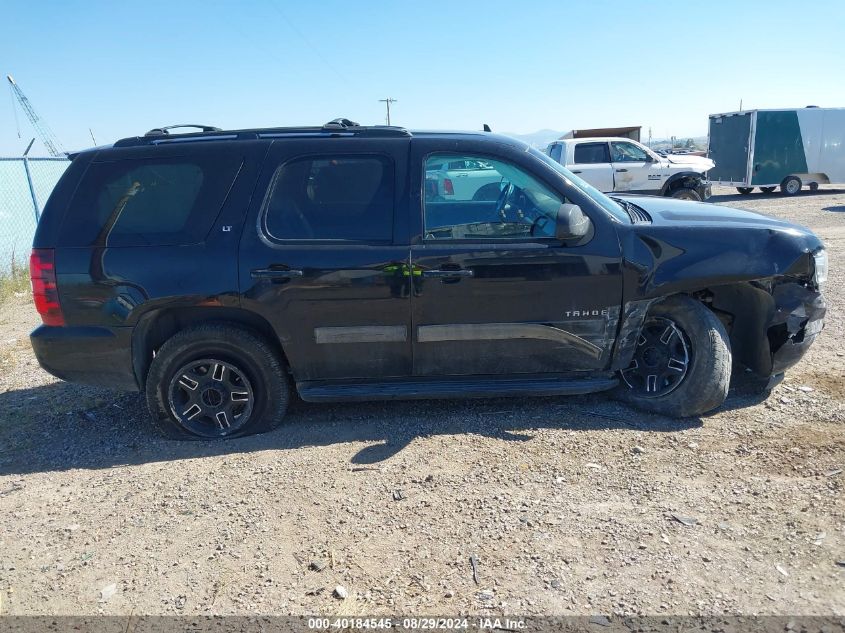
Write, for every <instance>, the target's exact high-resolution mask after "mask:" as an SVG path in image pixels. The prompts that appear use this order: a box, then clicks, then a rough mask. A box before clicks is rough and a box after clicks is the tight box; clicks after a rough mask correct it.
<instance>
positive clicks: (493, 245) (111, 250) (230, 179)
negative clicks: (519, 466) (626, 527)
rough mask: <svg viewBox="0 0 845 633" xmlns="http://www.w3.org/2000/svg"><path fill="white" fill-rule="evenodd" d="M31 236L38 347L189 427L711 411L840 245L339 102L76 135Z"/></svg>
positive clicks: (780, 363) (787, 322)
mask: <svg viewBox="0 0 845 633" xmlns="http://www.w3.org/2000/svg"><path fill="white" fill-rule="evenodd" d="M72 158H73V162H72V164H71V165H70V167H69V168H68V170H67V171H66V173H65V175H64V176H63V178H62V179H61V181H60V182H59V184H58V186H57V187H56V188H55V190H54V191H53V194H52V196H51V197H50V200H49V202H48V203H47V205H46V208H45V210H44V213H43V216H42V218H41V221H40V223H39V225H38V230H37V233H36V236H35V241H34V248H33V253H32V260H31V274H32V282H33V294H34V298H35V304H36V306H37V308H38V311H39V312H40V314H41V316H42V319H43V322H44V324H43V325H42V326H40V327H38V328H37V329H36V330H35V331H34V332H33V333H32V336H31V339H32V346H33V348H34V350H35V353H36V355H37V357H38V360H39V362H40V363H41V365H42V367H44V368H45V369H46V370H47V371H49V372H50V373H52V374H54V375H55V376H58V377H59V378H62V379H65V380H72V381H78V382H83V383H88V384H93V385H101V386H107V387H113V388H118V389H127V390H136V391H137V390H145V391H146V396H147V402H148V404H149V408H150V411H151V413H152V417H153V419H154V420H155V423H156V425H157V426H158V427H159V429H160V430H161V431H162V432H164V433H165V434H167V435H170V436H175V437H204V438H208V437H231V436H236V435H244V434H248V433H255V432H259V431H265V430H268V429H271V428H273V427H275V426H277V425H278V424H279V423H280V422H281V420H282V417H283V416H284V413H285V408H286V406H287V404H288V400H289V398H290V389H291V385H295V388H296V390H297V392H298V393H299V395H300V396H301V397H302V399H303V400H306V401H310V402H318V401H342V400H365V399H385V398H431V397H452V396H473V397H482V396H512V395H530V394H540V395H560V394H583V393H588V392H597V391H605V390H608V391H609V390H614V391H615V393H616V394H617V395H618V396H619V397H621V398H623V399H626V400H629V401H631V402H632V403H634V404H636V405H637V406H640V407H642V408H645V409H648V410H652V411H657V412H661V413H665V414H668V415H672V416H692V415H699V414H702V413H705V412H707V411H709V410H711V409H713V408H715V407H718V406H719V405H720V404H721V403H722V402H723V401H724V399H725V396H726V394H727V390H728V384H729V382H730V376H731V372H732V370H734V371H736V369H737V368H740V369H741V370H742V371H743V372H748V371H749V370H750V371H752V372H754V374H755V375H756V376H758V377H759V384H760V385H761V386H762V388H771V386H772V385H773V384H775V383H776V382H777V380H778V379H779V378H780V377H781V376H782V373H783V371H784V370H785V369H786V368H788V367H790V366H791V365H793V364H795V363H796V362H797V361H798V360H799V358H800V357H801V356H802V355H803V354H804V352H805V351H806V350H807V348H808V346H809V345H810V344H811V343H812V341H813V340H814V339H815V337H816V336H817V334H818V333H819V332H820V331H821V329H822V323H823V321H822V319H823V316H824V312H825V307H824V302H823V299H822V296H821V294H820V284H821V283H822V282H823V281H824V278H825V276H826V274H827V257H826V254H825V251H824V248H823V245H822V243H821V241H820V240H819V239H818V238H817V237H816V236H815V235H814V234H813V233H812V232H810V231H809V230H807V229H805V228H802V227H800V226H796V225H793V224H789V223H787V222H782V221H779V220H775V219H772V218H768V217H765V216H761V215H758V214H755V213H751V212H748V211H740V210H736V209H731V208H726V207H721V206H715V205H708V204H702V203H692V202H683V201H677V200H672V199H667V198H648V197H627V198H626V197H622V198H609V197H607V196H605V195H603V194H601V193H599V192H598V191H596V190H595V189H593V188H592V187H590V186H589V185H587V184H586V183H584V182H583V181H581V180H580V179H579V178H577V177H575V176H573V175H572V174H571V173H570V172H569V171H567V170H566V169H565V168H563V167H561V165H559V164H558V163H556V162H555V161H553V160H551V159H550V158H549V157H547V156H545V155H544V154H542V153H540V152H538V151H536V150H534V149H531V148H529V147H528V146H527V145H525V144H524V143H521V142H519V141H516V140H513V139H511V138H507V137H504V136H498V135H495V134H492V133H489V132H478V133H446V132H444V133H436V132H434V133H433V132H421V133H417V132H414V133H413V134H412V133H411V132H409V131H407V130H405V129H402V128H397V127H363V126H358V125H356V124H354V123H352V122H350V121H347V120H345V119H342V120H337V121H333V122H331V123H329V124H327V125H325V126H323V127H305V128H274V129H256V130H233V131H222V130H219V129H217V128H210V127H203V128H202V131H200V132H191V133H173V132H172V128H161V129H157V130H152V131H151V132H149V133H148V134H147V135H145V136H141V137H134V138H127V139H123V140H121V141H118V142H117V143H115V144H114V145H113V146H109V147H100V148H94V149H90V150H87V151H83V152H80V153H78V154H75V155H74V156H73V157H72Z"/></svg>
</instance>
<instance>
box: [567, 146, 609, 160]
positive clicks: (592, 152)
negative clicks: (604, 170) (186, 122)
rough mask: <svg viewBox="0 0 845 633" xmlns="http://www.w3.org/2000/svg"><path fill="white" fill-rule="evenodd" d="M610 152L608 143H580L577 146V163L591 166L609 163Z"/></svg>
mask: <svg viewBox="0 0 845 633" xmlns="http://www.w3.org/2000/svg"><path fill="white" fill-rule="evenodd" d="M609 162H610V152H609V151H608V149H607V143H578V144H577V145H576V146H575V163H576V164H580V165H590V164H596V163H609Z"/></svg>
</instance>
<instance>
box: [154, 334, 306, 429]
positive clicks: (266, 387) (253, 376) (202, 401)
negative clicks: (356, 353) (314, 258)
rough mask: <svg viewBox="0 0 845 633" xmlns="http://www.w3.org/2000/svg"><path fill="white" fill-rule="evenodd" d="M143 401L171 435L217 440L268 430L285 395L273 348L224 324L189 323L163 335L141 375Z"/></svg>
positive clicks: (281, 412) (277, 418) (280, 413)
mask: <svg viewBox="0 0 845 633" xmlns="http://www.w3.org/2000/svg"><path fill="white" fill-rule="evenodd" d="M146 392H147V394H146V395H147V405H148V406H149V409H150V413H151V414H152V418H153V422H154V424H155V426H156V427H157V429H158V430H159V431H160V432H161V433H162V434H163V435H165V436H166V437H170V438H174V439H220V438H226V437H237V436H241V435H250V434H252V433H261V432H264V431H269V430H271V429H273V428H275V427H276V426H278V425H279V423H281V421H282V417H283V416H284V414H285V411H286V409H287V405H288V400H289V398H290V395H289V389H288V383H287V379H286V377H285V373H284V370H283V368H282V365H281V363H280V362H279V358H278V355H277V354H276V352H275V351H274V350H273V349H272V348H271V347H270V346H269V345H268V344H267V343H266V342H265V341H264V340H263V339H261V338H259V337H258V336H256V335H254V334H252V333H251V332H248V331H246V330H243V329H241V328H239V327H236V326H232V325H228V324H217V323H214V324H207V325H200V326H195V327H191V328H188V329H185V330H182V331H181V332H178V333H177V334H175V335H173V337H171V338H170V339H168V340H167V341H166V342H165V343H164V344H163V345H162V346H161V348H160V349H159V350H158V353H157V354H156V355H155V358H154V359H153V362H152V364H151V365H150V371H149V373H148V374H147V386H146Z"/></svg>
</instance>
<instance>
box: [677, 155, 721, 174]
mask: <svg viewBox="0 0 845 633" xmlns="http://www.w3.org/2000/svg"><path fill="white" fill-rule="evenodd" d="M666 160H667V161H668V162H669V163H671V164H672V166H674V167H682V166H687V167H689V168H690V169H694V170H696V171H707V170H708V169H713V168H714V167H715V166H716V163H715V162H713V161H712V160H711V159H709V158H705V157H704V156H692V155H690V154H669V155H668V156H666Z"/></svg>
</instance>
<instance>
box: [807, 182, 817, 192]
mask: <svg viewBox="0 0 845 633" xmlns="http://www.w3.org/2000/svg"><path fill="white" fill-rule="evenodd" d="M807 187H809V189H810V191H812V192H813V193H816V192H817V191H818V190H819V183H817V182H811V183H810V184H809V185H807Z"/></svg>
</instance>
